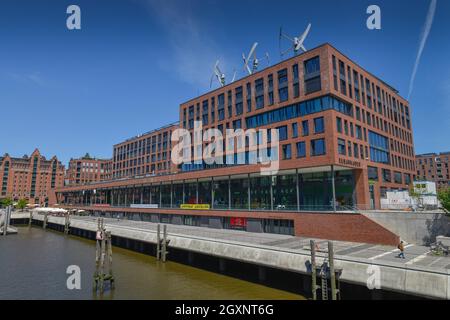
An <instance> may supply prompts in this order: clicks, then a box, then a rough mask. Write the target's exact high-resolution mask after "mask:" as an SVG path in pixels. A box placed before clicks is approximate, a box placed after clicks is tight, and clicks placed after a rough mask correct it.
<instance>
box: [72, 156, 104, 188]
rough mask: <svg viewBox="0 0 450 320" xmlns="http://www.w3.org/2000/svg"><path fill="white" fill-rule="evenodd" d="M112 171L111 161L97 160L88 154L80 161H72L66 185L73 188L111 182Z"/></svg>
mask: <svg viewBox="0 0 450 320" xmlns="http://www.w3.org/2000/svg"><path fill="white" fill-rule="evenodd" d="M111 169H112V160H111V159H95V158H91V157H90V156H89V155H88V154H86V155H85V156H84V157H82V158H79V159H70V161H69V167H68V168H67V171H66V182H65V184H66V185H69V186H72V185H83V184H89V183H93V182H99V181H107V180H111V178H112V170H111Z"/></svg>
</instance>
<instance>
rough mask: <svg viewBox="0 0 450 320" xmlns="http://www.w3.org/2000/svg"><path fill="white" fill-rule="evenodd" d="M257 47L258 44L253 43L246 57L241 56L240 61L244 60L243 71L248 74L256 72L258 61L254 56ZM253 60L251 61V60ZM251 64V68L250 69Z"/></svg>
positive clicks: (267, 56) (267, 54) (267, 55)
mask: <svg viewBox="0 0 450 320" xmlns="http://www.w3.org/2000/svg"><path fill="white" fill-rule="evenodd" d="M257 46H258V42H255V43H254V44H253V46H252V48H251V49H250V52H249V53H248V55H247V57H246V56H245V54H244V53H243V54H242V59H243V60H244V69H245V70H247V72H248V74H249V75H250V74H253V73H255V72H256V71H257V70H258V66H259V59H258V58H257V56H256V47H257ZM252 58H253V59H252ZM266 59H267V64H268V65H269V64H270V63H269V53H267V52H266ZM250 63H251V68H250Z"/></svg>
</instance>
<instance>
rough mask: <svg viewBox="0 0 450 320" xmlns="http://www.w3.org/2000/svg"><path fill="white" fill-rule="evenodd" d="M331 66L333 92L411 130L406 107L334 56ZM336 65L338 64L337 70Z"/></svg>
mask: <svg viewBox="0 0 450 320" xmlns="http://www.w3.org/2000/svg"><path fill="white" fill-rule="evenodd" d="M332 64H333V86H334V90H336V91H339V92H340V93H341V94H343V95H346V96H348V97H350V98H351V99H354V100H355V101H356V102H358V103H361V104H362V105H363V106H367V107H368V108H369V109H373V110H374V111H376V112H378V113H379V114H381V115H384V116H385V117H387V118H389V119H390V120H391V121H393V122H395V123H397V124H399V125H401V126H403V127H404V128H407V129H408V130H410V129H411V123H410V113H409V108H408V106H407V105H404V104H403V103H402V102H401V101H399V100H398V99H396V98H395V97H394V96H391V95H390V94H389V93H388V92H387V91H385V90H384V89H382V88H380V87H379V86H378V85H375V84H374V83H373V82H371V81H370V80H369V79H367V78H365V77H364V76H363V75H362V74H359V73H358V71H356V70H354V69H352V68H351V67H350V66H349V65H347V66H346V65H345V63H344V62H343V61H341V60H340V59H336V57H335V56H334V55H333V56H332ZM337 64H339V70H338V66H337ZM338 71H339V72H338Z"/></svg>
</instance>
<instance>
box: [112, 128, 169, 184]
mask: <svg viewBox="0 0 450 320" xmlns="http://www.w3.org/2000/svg"><path fill="white" fill-rule="evenodd" d="M176 128H178V123H174V124H169V125H167V126H164V127H162V128H159V129H156V130H152V131H150V132H147V133H144V134H142V135H139V136H136V137H134V138H131V139H128V140H126V141H124V142H121V143H119V144H116V145H115V146H114V150H113V161H112V177H113V178H114V179H118V178H130V177H135V176H145V175H161V174H168V173H171V172H172V165H171V161H170V157H171V154H170V151H171V146H172V145H171V140H170V137H171V135H172V131H173V130H175V129H176Z"/></svg>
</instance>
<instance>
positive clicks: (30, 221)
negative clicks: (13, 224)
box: [28, 210, 33, 227]
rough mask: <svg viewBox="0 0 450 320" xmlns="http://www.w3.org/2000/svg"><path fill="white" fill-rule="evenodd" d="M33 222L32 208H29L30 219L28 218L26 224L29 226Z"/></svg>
mask: <svg viewBox="0 0 450 320" xmlns="http://www.w3.org/2000/svg"><path fill="white" fill-rule="evenodd" d="M32 223H33V210H30V219H29V220H28V226H29V227H31V224H32Z"/></svg>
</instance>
